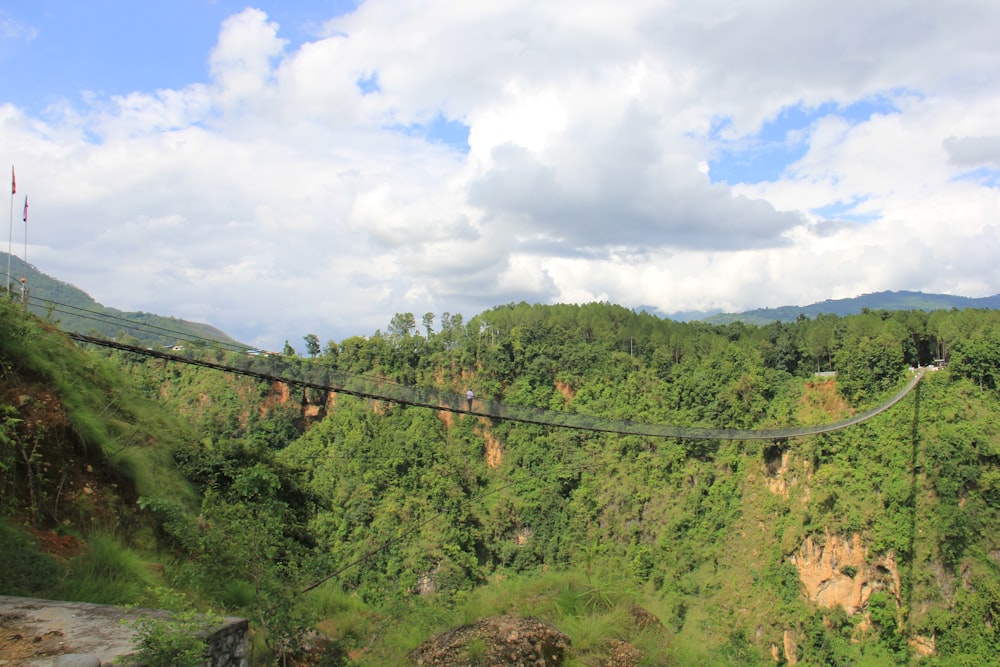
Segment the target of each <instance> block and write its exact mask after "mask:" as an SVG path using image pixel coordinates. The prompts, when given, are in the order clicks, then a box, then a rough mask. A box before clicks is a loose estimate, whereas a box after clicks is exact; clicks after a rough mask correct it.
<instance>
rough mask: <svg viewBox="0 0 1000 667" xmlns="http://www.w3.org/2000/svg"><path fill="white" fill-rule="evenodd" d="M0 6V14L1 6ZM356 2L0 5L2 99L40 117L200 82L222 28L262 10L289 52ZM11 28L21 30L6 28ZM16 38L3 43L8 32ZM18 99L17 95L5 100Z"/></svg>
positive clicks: (38, 1) (37, 0) (52, 0)
mask: <svg viewBox="0 0 1000 667" xmlns="http://www.w3.org/2000/svg"><path fill="white" fill-rule="evenodd" d="M5 4H6V5H7V7H6V8H5V7H4V6H3V5H5ZM356 4H357V3H356V2H354V0H294V1H293V2H270V3H253V4H251V5H248V4H247V3H246V2H243V1H241V0H142V1H140V2H136V1H135V0H32V1H31V2H18V3H13V2H10V3H0V20H2V21H3V22H4V23H5V24H6V25H7V31H8V35H7V36H6V37H5V38H4V42H3V49H2V51H0V58H2V60H0V64H2V66H3V67H2V69H3V72H4V74H3V77H2V79H0V80H3V81H4V84H5V85H4V89H5V90H6V91H8V92H7V93H6V95H5V97H8V98H9V99H19V98H20V99H23V103H22V104H23V105H24V107H25V108H26V109H28V110H31V111H34V112H41V111H43V110H44V108H45V106H47V105H48V104H50V103H51V102H53V101H55V100H56V99H59V98H62V99H70V100H75V99H78V98H79V96H80V93H81V91H91V92H94V93H98V94H100V95H127V94H128V93H131V92H133V91H137V90H145V91H152V90H156V89H158V88H180V87H183V86H185V85H187V84H189V83H193V82H198V81H202V82H204V81H207V80H208V78H209V76H208V54H209V52H210V51H211V50H212V48H213V47H214V46H215V42H216V40H217V39H218V36H219V26H220V24H221V23H222V21H223V20H224V19H225V18H226V17H228V16H231V15H233V14H236V13H238V12H240V11H241V10H243V9H244V8H246V7H247V6H255V7H264V6H266V7H267V10H268V15H269V16H270V17H271V18H272V20H274V21H276V22H277V23H279V24H281V27H282V33H281V34H282V37H283V38H284V39H286V40H288V42H289V46H290V47H291V48H295V47H296V46H298V45H300V44H302V43H303V42H304V41H307V40H310V39H314V38H315V37H317V36H318V35H320V34H321V33H322V26H323V24H324V23H325V22H326V21H329V20H330V19H331V18H333V17H335V16H338V15H341V14H344V13H347V12H350V11H351V10H353V9H354V7H355V6H356ZM11 24H16V26H18V27H19V28H15V27H12V26H11ZM11 31H13V32H14V36H13V37H11V35H10V32H11ZM13 91H17V93H16V95H15V94H12V92H13Z"/></svg>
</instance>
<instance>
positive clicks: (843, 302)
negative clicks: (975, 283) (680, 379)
mask: <svg viewBox="0 0 1000 667" xmlns="http://www.w3.org/2000/svg"><path fill="white" fill-rule="evenodd" d="M866 308H867V309H868V310H925V311H932V310H951V309H952V308H955V309H957V310H964V309H966V308H987V309H993V310H996V309H1000V294H995V295H993V296H986V297H982V298H980V299H973V298H970V297H966V296H952V295H950V294H924V293H923V292H906V291H903V292H874V293H872V294H862V295H861V296H857V297H854V298H853V299H827V300H826V301H821V302H819V303H814V304H812V305H809V306H781V307H780V308H758V309H756V310H748V311H746V312H743V313H719V314H715V315H710V316H707V317H704V318H701V321H703V322H708V323H709V324H729V323H730V322H744V323H746V324H756V325H762V324H770V323H771V322H776V321H777V322H794V321H795V320H796V319H798V317H799V315H805V316H806V317H809V318H814V317H816V316H817V315H821V314H826V313H829V314H833V315H838V316H844V315H857V314H858V313H860V312H862V311H863V310H864V309H866ZM690 319H698V318H690Z"/></svg>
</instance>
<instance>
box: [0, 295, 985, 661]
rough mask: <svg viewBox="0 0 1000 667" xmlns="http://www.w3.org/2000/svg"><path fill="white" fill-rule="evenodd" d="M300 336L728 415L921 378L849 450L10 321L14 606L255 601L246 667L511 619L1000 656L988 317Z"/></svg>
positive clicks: (452, 327)
mask: <svg viewBox="0 0 1000 667" xmlns="http://www.w3.org/2000/svg"><path fill="white" fill-rule="evenodd" d="M123 337H124V333H123ZM302 348H303V350H304V351H305V353H304V354H301V355H298V354H296V353H295V350H294V349H293V346H292V345H290V344H286V346H285V355H286V361H288V362H289V363H294V364H296V365H300V366H302V367H304V368H326V369H330V370H331V371H337V372H340V373H351V374H358V375H363V376H366V377H375V378H378V379H379V380H380V381H385V382H393V383H396V384H399V385H404V386H413V387H428V388H435V389H439V390H443V391H451V392H455V393H456V394H464V392H465V391H466V390H467V389H471V390H473V391H474V393H475V395H476V396H477V397H488V398H489V399H490V400H493V401H498V402H500V403H503V404H509V405H520V406H532V407H537V408H544V409H547V410H555V411H560V412H569V413H576V414H583V415H594V416H597V417H604V418H609V419H619V420H631V421H635V422H644V423H650V424H674V425H678V426H690V427H711V428H735V429H774V428H781V427H785V426H798V425H809V424H818V423H826V422H834V421H837V420H839V419H843V418H844V417H846V416H849V415H851V414H855V413H857V412H859V411H862V410H865V409H866V408H869V407H871V406H873V405H876V404H878V403H880V402H882V401H884V400H885V399H886V397H888V396H890V395H892V394H893V393H894V392H896V391H897V390H898V389H899V388H900V387H901V386H903V385H904V384H905V383H906V382H907V381H908V380H909V378H910V377H911V375H912V373H913V371H914V369H915V368H917V367H928V366H932V367H933V368H934V369H935V370H933V371H929V372H927V373H926V374H925V376H924V379H923V380H922V381H921V382H920V384H919V385H918V387H917V389H916V390H915V391H913V392H912V393H911V394H909V395H908V396H907V397H906V398H905V399H904V400H903V401H901V402H900V403H898V404H897V405H896V406H894V407H893V408H892V409H891V410H889V411H887V412H885V413H883V414H881V415H878V416H876V417H874V418H872V419H871V420H869V421H866V422H863V423H861V424H858V425H856V426H852V427H850V428H847V429H844V430H841V431H837V432H834V433H829V434H824V435H818V436H810V437H801V438H787V439H776V440H742V441H741V440H712V439H694V440H688V439H671V438H652V437H645V436H637V435H622V434H614V433H593V432H587V431H580V430H576V429H570V428H555V427H549V426H546V425H544V424H524V423H516V422H510V421H505V420H499V419H491V418H488V417H485V416H478V415H474V414H462V413H461V412H449V411H437V410H433V409H428V408H421V407H413V406H403V405H398V404H395V403H393V402H390V401H379V400H373V399H362V398H356V397H353V396H349V395H344V394H342V393H336V392H329V391H321V390H317V389H315V388H310V389H306V390H302V389H300V388H296V387H294V386H288V385H282V384H280V383H268V382H263V381H261V380H259V379H256V378H251V377H242V376H239V375H232V374H227V373H223V372H220V371H217V370H213V369H208V368H199V367H195V366H188V365H184V364H180V363H176V362H171V361H165V360H162V359H155V358H149V357H146V356H142V355H138V354H133V353H130V352H122V351H110V350H105V349H102V348H84V347H82V346H78V345H76V344H74V343H72V342H71V341H69V340H68V339H66V338H65V336H64V335H63V334H61V333H60V332H59V331H58V330H57V329H55V328H54V327H53V326H51V325H50V324H49V323H47V322H46V321H45V320H44V319H41V318H38V317H35V316H33V315H30V314H28V313H25V312H24V311H23V310H22V309H21V308H20V307H18V306H16V305H13V304H7V303H3V304H0V373H2V376H0V382H2V385H0V513H2V516H3V521H2V522H0V551H2V552H3V553H4V554H5V558H6V559H7V563H6V567H5V568H3V569H2V570H0V594H8V595H34V596H40V597H53V598H62V599H75V600H87V601H94V602H104V603H111V604H141V605H145V606H151V605H155V606H161V607H166V608H172V609H176V610H191V609H197V610H212V611H214V612H218V613H225V614H235V615H242V616H245V617H246V618H248V619H250V620H251V622H252V627H253V637H254V649H253V655H254V661H255V663H256V664H272V663H276V662H277V663H283V664H289V663H290V662H296V661H297V662H298V663H299V664H327V665H397V664H407V662H408V661H411V662H412V661H413V660H414V657H413V656H414V653H413V651H414V649H416V648H417V647H418V646H420V645H421V643H422V642H424V641H425V640H427V639H428V638H430V637H432V636H434V635H436V634H438V633H441V632H445V631H448V630H452V629H455V628H459V627H461V626H464V625H467V624H470V623H473V622H474V621H476V620H478V619H482V618H486V617H489V616H494V615H498V614H514V615H519V616H526V617H533V618H537V619H540V620H542V621H544V622H546V623H550V624H551V625H552V626H554V627H556V628H558V629H559V630H560V631H561V632H563V633H565V634H566V635H567V636H568V637H569V639H570V640H571V641H570V643H569V648H568V649H567V653H566V658H565V664H568V665H593V666H597V665H611V664H635V665H688V664H705V665H757V664H760V665H774V664H799V665H885V664H910V663H912V662H914V661H919V662H920V664H924V665H929V666H935V667H936V666H944V665H981V664H989V663H990V662H992V661H995V656H996V655H1000V637H998V631H997V629H996V627H995V625H996V623H998V622H1000V621H998V619H1000V521H998V518H1000V517H998V510H1000V420H998V419H997V418H996V415H997V412H998V407H1000V403H998V401H1000V391H998V390H1000V387H998V381H1000V311H994V310H972V309H967V310H950V311H945V310H942V311H934V312H929V313H928V312H922V311H897V312H888V311H866V312H864V313H862V314H860V315H851V316H845V317H838V316H835V315H818V316H816V317H815V318H807V317H801V318H799V319H798V320H797V321H795V322H790V323H780V322H774V323H772V324H768V325H760V326H754V325H747V324H742V323H739V322H736V323H731V324H726V325H710V324H705V323H698V322H692V323H678V322H673V321H670V320H664V319H660V318H657V317H655V316H653V315H650V314H647V313H636V312H633V311H630V310H628V309H626V308H622V307H619V306H615V305H611V304H606V303H592V304H586V305H553V306H540V305H529V304H525V303H521V304H509V305H506V306H500V307H497V308H494V309H492V310H489V311H487V312H484V313H481V314H479V315H476V316H475V317H472V318H470V319H469V320H468V321H466V320H465V318H463V317H462V316H460V315H452V314H449V313H445V314H443V315H441V316H440V317H438V316H437V315H435V314H432V313H427V314H425V315H423V317H422V318H421V320H420V324H418V321H417V318H416V317H415V316H414V315H413V314H410V313H401V314H398V315H396V316H395V317H394V318H393V319H392V321H391V322H389V323H388V324H387V327H386V330H385V331H384V332H382V331H378V332H375V333H374V334H372V335H369V336H355V337H351V338H347V339H344V340H341V341H328V342H327V343H326V344H325V345H323V344H321V342H320V338H319V337H318V336H317V335H315V334H306V335H305V336H304V337H303V339H302ZM199 354H203V355H205V357H206V358H211V359H213V360H215V361H219V362H224V361H226V360H227V359H230V358H232V359H233V360H234V362H235V358H234V357H235V356H238V355H237V353H234V352H227V351H225V350H223V349H213V348H212V347H211V346H207V347H204V348H203V349H201V350H200V351H199ZM53 533H54V534H56V535H57V536H65V537H68V538H72V542H73V543H74V544H75V545H76V548H75V549H73V550H70V551H69V552H68V553H62V554H53V553H51V551H50V550H46V548H45V545H46V540H44V539H43V538H42V536H45V535H51V534H53ZM150 564H155V567H150ZM640 617H641V618H645V619H652V620H650V621H646V622H637V621H636V619H637V618H640ZM622 644H628V645H630V646H632V647H634V648H635V652H634V653H629V655H630V656H631V658H630V660H632V662H617V663H615V662H612V661H611V660H610V658H609V657H608V656H609V651H610V650H611V647H612V646H621V645H622ZM465 650H466V653H465V655H464V662H462V663H455V664H470V665H475V664H490V663H489V662H488V661H486V658H485V656H486V653H487V651H486V647H484V646H482V645H481V644H476V643H475V642H469V644H468V646H467V647H466V648H465Z"/></svg>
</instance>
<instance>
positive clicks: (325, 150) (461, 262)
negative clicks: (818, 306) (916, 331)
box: [0, 0, 1000, 348]
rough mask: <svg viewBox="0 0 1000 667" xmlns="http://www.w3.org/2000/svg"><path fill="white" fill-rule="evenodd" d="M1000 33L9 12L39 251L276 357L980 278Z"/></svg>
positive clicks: (583, 18)
mask: <svg viewBox="0 0 1000 667" xmlns="http://www.w3.org/2000/svg"><path fill="white" fill-rule="evenodd" d="M996 25H1000V7H998V6H996V5H995V3H993V2H989V1H987V0H972V1H970V2H965V3H962V4H960V5H949V6H942V5H941V4H940V3H936V2H931V1H930V0H925V1H918V2H915V3H908V4H907V5H906V6H901V5H900V6H897V5H884V4H878V3H876V4H872V3H865V2H860V0H859V1H858V2H853V1H848V2H844V3H802V2H798V1H796V0H766V1H765V2H760V3H752V4H747V3H741V2H735V1H731V0H711V1H710V2H705V3H699V4H697V5H695V4H691V5H686V6H683V7H680V6H677V5H674V4H670V3H663V2H661V1H659V0H636V1H635V2H631V3H616V2H610V1H609V0H582V1H580V0H577V1H575V2H569V0H566V1H563V0H552V1H551V2H547V3H543V4H539V3H533V2H528V1H527V0H504V1H503V2H494V1H491V0H484V1H483V2H479V3H454V2H448V1H445V0H365V1H364V2H360V3H356V2H353V0H352V1H351V2H342V1H333V0H311V1H310V0H297V1H296V2H277V1H268V2H259V3H254V4H246V3H242V2H236V1H234V0H218V1H216V2H209V1H207V0H146V1H144V2H134V1H129V2H126V1H124V0H88V1H87V2H76V1H70V0H61V1H55V0H36V1H34V2H6V3H0V84H2V85H0V164H4V163H8V162H9V163H11V164H15V165H16V167H17V171H18V197H20V196H21V195H22V194H27V195H28V196H30V197H31V202H32V209H31V210H32V234H31V242H30V244H29V261H31V262H32V263H33V264H35V265H36V266H37V267H38V268H39V269H40V270H42V271H44V272H46V273H48V274H50V275H53V276H55V277H57V278H60V279H62V280H66V281H69V282H72V283H74V284H76V285H78V286H80V287H82V288H83V289H85V290H87V291H88V292H89V293H91V294H92V295H93V296H94V297H95V298H96V299H97V300H98V301H100V302H101V303H104V304H106V305H110V306H114V307H117V308H121V309H125V310H144V311H151V312H157V313H162V314H165V315H173V316H177V317H184V318H188V319H195V320H199V321H207V322H210V323H212V324H214V325H216V326H219V327H221V328H223V329H224V330H226V331H227V332H229V333H230V334H231V335H234V336H235V337H237V338H239V339H241V340H243V341H245V342H248V343H251V344H255V345H259V346H261V347H265V348H280V347H281V346H282V344H283V341H284V340H285V339H289V340H292V341H295V340H300V339H301V336H302V335H304V334H305V333H316V334H317V335H319V336H320V338H321V339H323V340H326V339H331V338H332V339H339V338H342V337H344V336H347V335H354V334H362V335H367V334H370V333H372V332H373V331H375V330H376V329H380V328H381V329H385V327H386V325H387V324H388V322H389V321H390V320H391V318H392V316H393V315H394V314H395V313H397V312H413V313H416V314H417V315H418V316H422V314H423V313H425V312H433V313H437V314H441V313H444V312H450V313H459V312H460V313H463V314H465V315H466V316H467V317H471V316H472V315H475V314H476V313H478V312H481V311H482V310H485V309H487V308H490V307H492V306H494V305H496V304H500V303H507V302H510V301H521V300H525V301H529V302H540V303H554V302H577V303H579V302H586V301H594V300H600V301H612V302H615V303H620V304H622V305H625V306H630V307H637V306H640V305H642V306H652V307H655V308H656V309H658V310H659V311H660V312H661V313H665V314H667V315H669V314H671V313H682V312H691V311H719V310H723V311H737V310H745V309H750V308H757V307H778V306H782V305H790V304H808V303H813V302H816V301H822V300H824V299H832V298H845V297H851V296H856V295H858V294H862V293H867V292H873V291H880V290H889V289H891V290H901V289H907V290H924V291H933V292H942V291H944V292H950V293H954V294H962V295H966V296H984V295H987V294H994V293H997V292H1000V269H997V266H996V264H997V263H996V261H995V257H996V256H997V252H998V251H1000V247H998V246H1000V242H998V235H997V212H998V211H1000V202H998V189H1000V185H998V184H1000V177H998V174H1000V130H998V129H997V126H996V122H995V118H996V110H997V109H998V108H1000V92H998V91H1000V85H998V84H1000V81H998V78H1000V49H998V46H997V40H996V39H995V35H994V34H993V32H994V31H993V30H992V29H991V27H992V26H996ZM890 28H891V29H890ZM956 36H960V37H961V38H960V39H956ZM20 206H21V202H20V201H18V202H17V207H18V208H19V207H20ZM14 231H15V233H13V236H14V237H15V238H14V243H13V244H12V246H16V245H18V243H20V240H21V239H23V236H22V237H18V234H23V232H21V231H19V230H14Z"/></svg>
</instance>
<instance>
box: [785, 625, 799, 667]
mask: <svg viewBox="0 0 1000 667" xmlns="http://www.w3.org/2000/svg"><path fill="white" fill-rule="evenodd" d="M781 639H782V644H783V645H784V648H785V660H787V661H788V664H789V665H797V664H799V647H798V646H797V645H796V643H795V638H794V637H792V633H791V632H789V631H788V630H785V634H784V635H783V636H782V638H781Z"/></svg>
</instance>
